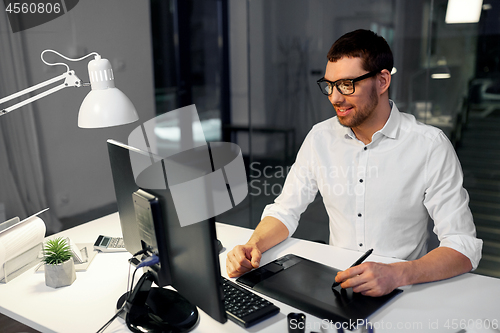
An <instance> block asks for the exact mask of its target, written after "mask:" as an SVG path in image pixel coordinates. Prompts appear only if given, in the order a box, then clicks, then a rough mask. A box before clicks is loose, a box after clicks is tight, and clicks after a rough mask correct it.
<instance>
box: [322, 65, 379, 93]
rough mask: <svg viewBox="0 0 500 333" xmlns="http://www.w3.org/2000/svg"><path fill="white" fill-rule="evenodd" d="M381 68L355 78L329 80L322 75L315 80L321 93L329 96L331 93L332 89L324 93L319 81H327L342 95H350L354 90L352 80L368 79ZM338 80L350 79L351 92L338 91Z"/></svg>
mask: <svg viewBox="0 0 500 333" xmlns="http://www.w3.org/2000/svg"><path fill="white" fill-rule="evenodd" d="M380 72H381V70H374V71H371V72H368V73H366V74H363V75H361V76H358V77H357V78H354V79H338V80H337V81H334V82H332V81H329V80H327V79H325V77H324V76H323V77H322V78H321V79H319V80H318V81H316V83H317V84H318V87H319V90H321V92H322V93H323V95H326V96H330V95H331V94H333V89H332V92H331V93H329V94H326V93H325V92H324V89H323V88H322V87H321V85H320V84H321V82H328V83H330V84H331V85H333V86H334V87H335V88H337V91H338V92H339V93H340V94H341V95H344V96H349V95H352V94H354V92H355V91H356V85H355V84H354V82H358V81H361V80H364V79H368V78H370V77H372V76H375V75H377V74H378V73H380ZM339 81H351V83H352V93H349V94H344V93H342V91H340V88H339V87H338V85H337V83H338V82H339Z"/></svg>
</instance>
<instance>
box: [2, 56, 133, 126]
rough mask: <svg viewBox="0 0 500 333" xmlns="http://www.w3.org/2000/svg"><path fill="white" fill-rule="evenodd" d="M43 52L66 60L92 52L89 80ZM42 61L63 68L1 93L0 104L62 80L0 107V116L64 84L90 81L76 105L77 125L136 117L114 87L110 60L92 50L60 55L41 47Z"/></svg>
mask: <svg viewBox="0 0 500 333" xmlns="http://www.w3.org/2000/svg"><path fill="white" fill-rule="evenodd" d="M47 52H52V53H55V54H57V55H59V56H61V57H62V58H64V59H66V60H69V61H81V60H83V59H85V58H87V57H90V56H92V55H93V56H94V59H93V60H91V61H90V62H89V64H88V71H89V77H90V84H89V83H82V81H81V80H80V79H79V78H78V76H76V75H75V71H73V70H70V68H69V66H68V65H67V64H65V63H48V62H47V61H45V59H44V58H43V56H44V54H45V53H47ZM40 57H41V59H42V61H43V62H44V63H45V64H46V65H48V66H57V65H61V66H65V67H66V72H65V73H63V74H61V75H59V76H56V77H55V78H52V79H49V80H47V81H45V82H42V83H39V84H37V85H35V86H33V87H30V88H27V89H24V90H21V91H19V92H17V93H15V94H12V95H10V96H7V97H4V98H2V99H0V105H1V104H3V103H5V102H8V101H10V100H12V99H14V98H17V97H20V96H23V95H25V94H28V93H30V92H32V91H35V90H37V89H40V88H43V87H45V86H48V85H50V84H53V83H56V82H58V81H60V80H64V82H63V83H61V84H59V85H57V86H55V87H52V88H51V89H48V90H45V91H43V92H41V93H39V94H37V95H35V96H32V97H30V98H27V99H26V100H24V101H21V102H19V103H17V104H14V105H12V106H10V107H8V108H5V109H1V110H0V116H2V115H4V114H7V113H9V112H10V111H13V110H15V109H18V108H20V107H22V106H24V105H26V104H29V103H31V102H34V101H36V100H38V99H40V98H42V97H45V96H48V95H50V94H52V93H55V92H56V91H59V90H61V89H63V88H67V87H82V86H89V85H91V87H92V90H91V91H90V92H89V93H88V95H87V96H86V97H85V99H84V100H83V102H82V105H81V106H80V111H79V113H78V126H79V127H81V128H101V127H111V126H117V125H124V124H129V123H132V122H134V121H136V120H138V119H139V117H138V116H137V112H136V110H135V108H134V105H133V104H132V102H131V101H130V99H128V97H127V96H125V94H124V93H122V92H121V91H120V90H119V89H117V88H116V87H115V80H114V76H113V70H112V68H111V63H110V62H109V60H107V59H103V58H101V56H100V55H99V54H98V53H96V52H92V53H90V54H88V55H86V56H84V57H82V58H79V59H71V58H68V57H65V56H63V55H62V54H60V53H58V52H56V51H53V50H45V51H43V52H42V54H41V55H40Z"/></svg>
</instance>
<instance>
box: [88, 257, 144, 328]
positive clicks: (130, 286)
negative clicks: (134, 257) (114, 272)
mask: <svg viewBox="0 0 500 333" xmlns="http://www.w3.org/2000/svg"><path fill="white" fill-rule="evenodd" d="M131 268H132V262H131V261H129V266H128V280H127V295H128V297H130V293H131V291H132V286H133V285H134V278H135V273H136V272H137V270H138V269H139V266H137V267H136V268H135V270H134V273H133V274H132V282H131V283H130V285H129V282H130V269H131ZM128 297H127V299H126V300H125V302H123V305H122V307H121V308H120V309H119V310H118V311H117V312H116V313H115V315H114V316H113V317H111V319H110V320H108V322H107V323H106V324H104V325H103V326H102V327H101V328H100V329H99V330H98V331H97V332H96V333H101V332H104V330H106V328H108V326H109V325H111V323H112V322H113V321H114V320H115V319H116V318H117V317H118V316H119V315H120V314H121V313H122V312H123V311H124V309H125V305H126V304H127V301H128Z"/></svg>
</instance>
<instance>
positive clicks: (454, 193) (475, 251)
mask: <svg viewBox="0 0 500 333" xmlns="http://www.w3.org/2000/svg"><path fill="white" fill-rule="evenodd" d="M425 172H426V191H425V197H424V205H425V207H426V208H427V211H428V212H429V215H430V216H431V218H432V219H433V220H434V229H433V231H434V233H436V235H437V236H438V239H439V242H440V244H439V246H444V247H449V248H452V249H454V250H456V251H458V252H460V253H462V254H463V255H465V256H466V257H467V258H469V260H470V262H471V264H472V269H473V270H474V269H476V268H477V266H478V265H479V261H480V260H481V250H482V246H483V241H482V240H480V239H478V238H477V237H476V227H475V225H474V220H473V217H472V213H471V211H470V209H469V195H468V193H467V191H466V190H465V188H463V173H462V168H461V166H460V162H459V160H458V158H457V156H456V153H455V150H454V149H453V146H452V145H451V143H450V141H449V140H448V138H447V137H446V136H445V135H444V134H443V133H442V132H439V134H438V135H437V136H436V138H435V140H434V142H433V145H432V146H431V148H430V151H429V154H428V160H427V163H426V170H425Z"/></svg>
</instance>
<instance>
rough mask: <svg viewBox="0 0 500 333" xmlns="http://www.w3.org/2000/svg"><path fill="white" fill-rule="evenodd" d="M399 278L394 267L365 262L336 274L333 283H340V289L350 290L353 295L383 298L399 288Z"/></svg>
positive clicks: (398, 273) (397, 271) (397, 270)
mask: <svg viewBox="0 0 500 333" xmlns="http://www.w3.org/2000/svg"><path fill="white" fill-rule="evenodd" d="M400 276H401V274H400V271H399V269H398V267H397V266H395V265H392V264H381V263H376V262H365V263H363V264H361V265H358V266H354V267H351V268H349V269H346V270H345V271H343V272H338V273H337V276H336V277H335V281H337V282H342V283H341V284H340V286H341V287H342V288H344V289H346V288H352V291H354V292H355V293H361V294H363V295H365V296H383V295H386V294H388V293H390V292H391V291H393V290H394V289H396V288H397V287H400V286H401V284H400V282H399V278H400Z"/></svg>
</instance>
